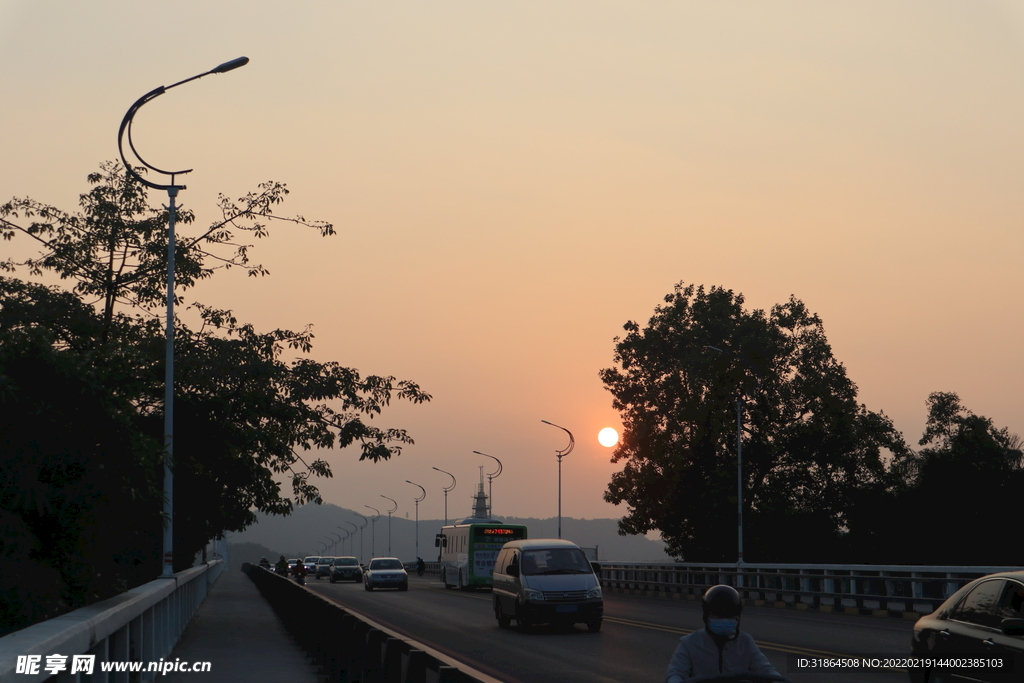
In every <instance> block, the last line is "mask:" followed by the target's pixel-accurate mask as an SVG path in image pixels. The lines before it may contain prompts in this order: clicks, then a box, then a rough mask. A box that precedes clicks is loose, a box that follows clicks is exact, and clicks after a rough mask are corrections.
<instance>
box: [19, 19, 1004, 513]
mask: <svg viewBox="0 0 1024 683" xmlns="http://www.w3.org/2000/svg"><path fill="white" fill-rule="evenodd" d="M239 55H246V56H248V57H249V58H250V59H251V60H252V61H251V63H250V64H249V65H248V66H246V67H245V68H244V69H240V70H238V71H234V72H231V73H229V74H225V75H221V76H209V77H207V78H204V79H202V80H200V81H197V82H194V83H190V84H187V85H185V86H182V87H181V88H179V89H176V90H173V91H171V92H170V93H168V94H167V95H165V96H164V97H161V98H159V99H158V100H156V101H154V102H153V103H151V104H149V105H147V106H146V108H144V109H143V110H142V112H141V113H140V114H139V115H138V116H137V117H136V128H135V130H136V143H137V144H138V147H139V149H140V151H141V152H143V154H144V156H146V158H147V159H148V160H149V161H151V162H152V163H154V164H156V165H158V166H162V167H171V168H180V167H192V168H195V169H196V170H195V171H194V172H193V173H192V174H190V175H189V176H188V178H187V183H188V189H187V190H185V191H184V192H182V194H181V196H180V199H181V201H182V202H183V203H184V204H185V205H186V206H188V207H190V208H192V209H194V210H195V211H196V212H197V214H198V216H199V220H200V222H201V223H205V222H209V221H211V220H213V219H214V214H213V211H212V209H213V203H214V201H215V198H216V194H217V192H224V193H227V194H231V195H236V196H237V195H239V194H241V193H244V192H245V191H247V190H249V189H250V188H252V187H254V186H255V184H256V183H258V182H260V181H263V180H267V179H275V180H282V181H284V182H287V183H288V185H289V187H290V188H291V189H292V190H293V193H292V195H291V199H290V202H289V204H287V205H286V206H285V208H284V212H286V213H287V212H292V213H301V214H303V215H305V216H306V217H308V218H316V219H324V220H329V221H332V222H333V223H334V224H335V226H336V228H337V229H338V232H339V235H338V236H337V237H334V238H329V239H321V238H316V237H313V236H309V235H304V234H297V233H294V232H291V231H289V230H287V228H285V227H284V226H282V227H280V228H278V232H277V233H276V234H275V235H274V236H273V237H272V238H271V239H268V240H266V241H265V242H264V243H261V244H260V245H258V248H257V250H256V251H255V252H254V254H255V258H256V260H259V261H262V262H263V263H264V265H266V266H267V267H268V268H269V269H270V271H271V272H272V275H271V276H270V277H269V278H266V279H264V280H260V281H254V280H251V279H246V278H244V277H242V275H241V273H235V272H232V273H228V274H226V275H223V276H220V277H219V278H217V281H216V282H212V283H210V284H209V285H204V286H203V288H202V290H201V291H197V292H195V294H194V296H193V297H192V298H193V299H194V298H201V299H202V300H203V301H205V302H207V303H211V304H215V305H220V306H225V307H231V308H233V309H235V311H236V313H237V314H238V315H239V317H240V318H241V319H243V320H248V321H251V322H253V323H256V324H257V325H259V326H262V327H264V328H268V327H292V328H301V327H302V326H303V325H305V324H306V323H312V324H313V325H314V330H315V333H316V335H317V339H316V346H315V348H314V356H315V357H316V358H318V359H321V360H338V361H340V362H342V363H344V364H347V365H351V366H354V367H357V368H359V369H360V370H361V371H363V372H364V373H377V374H381V373H383V374H393V375H396V376H398V377H400V378H409V379H414V380H416V381H418V382H420V383H421V385H422V386H423V387H424V388H425V389H426V390H427V391H429V392H431V393H433V394H434V397H435V398H434V401H433V402H432V403H431V404H429V405H427V406H419V407H405V406H398V407H396V408H395V409H393V410H392V411H390V412H389V413H387V414H385V415H384V416H383V418H382V419H381V423H382V424H384V425H387V426H400V427H406V428H408V429H409V430H410V431H411V432H412V434H413V436H414V437H415V438H416V440H417V444H416V445H415V446H414V447H411V448H409V449H408V450H407V452H406V453H405V454H404V455H403V456H402V457H401V458H399V459H397V460H395V461H392V462H389V463H385V464H380V465H372V464H367V463H356V462H354V458H353V454H352V453H347V452H346V453H335V454H332V455H330V456H329V460H330V461H331V462H332V463H333V464H334V469H335V478H334V479H333V480H331V481H329V482H324V483H323V484H322V491H323V493H324V496H325V499H326V500H328V501H329V502H333V503H336V504H339V505H343V506H346V507H350V508H353V509H359V508H362V507H363V506H364V505H367V504H368V505H373V506H375V507H380V506H378V505H377V503H378V502H381V503H383V505H384V506H385V507H386V506H387V505H388V503H387V501H384V500H383V499H381V498H380V495H381V494H383V495H387V496H390V497H392V498H395V499H396V500H398V501H399V503H400V509H399V512H398V513H397V514H399V515H404V514H405V513H406V512H408V513H409V514H410V515H411V514H412V498H413V497H414V495H415V494H416V493H417V492H418V490H417V489H414V488H413V487H411V486H410V485H408V484H406V483H405V480H406V479H411V480H413V481H417V482H418V483H420V484H423V485H424V486H426V487H427V491H428V497H427V500H426V501H425V502H424V503H423V504H422V505H421V508H420V512H421V516H424V517H440V516H441V515H442V513H443V509H442V507H441V506H442V499H441V487H442V485H444V484H445V483H447V478H446V477H444V476H443V475H440V474H438V473H437V472H434V471H433V470H431V467H433V466H436V467H440V468H442V469H446V470H448V471H451V472H453V473H454V474H456V476H457V477H458V478H459V484H458V487H457V489H456V490H455V491H454V492H453V493H452V494H451V495H452V497H451V498H450V499H449V503H450V505H449V507H450V510H452V512H451V513H450V515H451V516H455V515H456V514H458V515H462V514H466V513H468V512H469V496H470V495H471V493H472V488H473V484H474V483H475V481H476V478H477V476H478V475H477V469H476V467H477V466H478V465H486V466H487V467H488V469H489V468H490V467H491V465H492V464H493V463H492V461H490V460H487V459H486V458H481V457H480V456H476V455H473V454H472V451H473V450H480V451H484V452H487V453H491V454H492V455H495V456H497V457H499V458H501V459H502V461H503V462H504V465H505V472H504V474H503V475H502V476H501V478H499V479H498V480H497V481H496V482H495V485H494V492H495V499H496V500H495V512H496V513H497V514H499V515H501V514H516V515H523V516H550V515H553V514H555V511H556V489H555V483H554V482H555V474H556V469H555V458H554V451H555V449H557V448H561V447H562V446H563V445H564V441H563V435H562V433H561V432H559V431H558V430H555V429H553V428H551V427H548V426H546V425H543V424H541V422H540V420H541V419H546V420H549V421H552V422H555V423H558V424H562V425H564V426H566V427H568V428H570V429H572V430H573V431H574V432H575V434H576V436H577V440H578V445H577V447H576V451H575V452H574V453H573V454H572V455H570V456H569V457H568V458H567V459H566V460H565V461H564V464H563V468H564V470H563V475H564V477H565V480H564V481H565V484H564V489H563V514H565V515H566V516H576V517H605V516H618V515H620V514H622V513H623V512H624V510H617V509H616V508H614V507H613V506H610V505H608V504H606V503H604V502H602V501H601V493H602V491H603V489H604V486H605V484H606V483H607V480H608V477H609V475H610V473H611V472H612V471H614V468H613V466H612V465H610V464H609V463H608V462H607V461H608V456H609V453H610V452H609V451H608V450H607V449H604V448H602V447H601V446H599V445H598V444H597V441H596V435H597V431H598V430H599V429H600V428H601V427H604V426H609V425H610V426H615V427H618V426H619V425H618V422H617V419H616V414H615V413H614V411H612V409H611V407H610V395H609V394H607V392H605V391H604V389H603V388H602V386H601V384H600V382H599V380H598V378H597V372H598V370H599V369H600V368H602V367H607V366H608V365H609V364H610V363H611V360H612V352H613V342H612V338H613V337H614V336H616V335H617V334H619V333H620V332H621V329H622V324H623V323H625V322H626V321H627V320H631V319H633V320H639V321H641V322H645V321H646V320H647V318H648V317H649V316H650V314H651V312H652V310H653V308H654V306H655V305H657V304H658V303H659V302H660V300H661V298H662V296H664V295H665V294H666V293H668V292H670V291H671V289H672V285H673V284H674V283H676V282H678V281H680V280H684V281H686V282H696V283H702V284H706V285H722V286H725V287H728V288H732V289H734V290H736V291H740V292H743V293H744V294H745V295H746V297H747V300H748V302H749V303H750V304H751V305H752V306H756V307H769V306H771V305H772V304H774V303H777V302H781V301H784V300H785V299H786V298H787V297H788V296H789V295H790V294H795V295H796V296H797V297H798V298H800V299H802V300H803V301H805V302H806V303H807V304H808V306H809V307H810V308H811V310H813V311H815V312H817V313H819V314H820V315H821V316H822V318H823V320H824V322H825V326H826V331H827V333H828V336H829V339H830V341H831V343H832V345H833V348H834V350H835V353H836V356H837V357H838V358H839V359H840V360H841V361H842V362H843V363H844V364H845V365H846V366H847V368H848V371H849V374H850V376H851V377H852V379H853V380H854V381H855V382H856V383H857V384H858V385H859V387H860V390H861V394H860V397H861V400H862V401H863V402H865V403H866V404H867V405H868V407H869V408H871V409H873V410H883V411H885V412H886V413H887V414H888V415H890V416H892V417H893V418H894V420H895V421H896V424H897V426H898V427H899V428H900V429H902V430H903V431H904V433H905V435H906V436H907V439H908V440H909V441H912V442H916V440H917V439H918V438H919V437H920V433H921V431H922V428H923V425H924V418H925V399H926V397H927V395H928V393H929V392H932V391H956V392H958V393H959V394H960V395H961V397H962V399H963V401H964V403H965V404H966V405H967V406H968V407H969V408H971V409H972V410H974V411H975V412H978V413H981V414H984V415H987V416H990V417H992V418H993V419H994V420H995V421H996V424H997V425H999V426H1008V427H1010V429H1011V430H1012V431H1015V432H1017V433H1024V419H1022V418H1021V409H1022V407H1024V401H1022V399H1021V398H1020V392H1019V390H1018V384H1019V383H1020V379H1021V377H1022V374H1024V360H1022V357H1021V354H1019V353H1017V352H1016V348H1017V346H1018V345H1019V339H1020V338H1021V336H1022V332H1024V330H1022V317H1021V307H1020V305H1019V303H1018V300H1019V297H1020V293H1021V291H1022V286H1021V285H1022V282H1021V280H1022V279H1024V278H1022V275H1021V273H1022V268H1021V267H1020V265H1019V261H1020V253H1021V247H1022V239H1024V238H1022V231H1021V229H1020V222H1021V221H1020V216H1021V214H1022V208H1024V202H1022V195H1021V190H1020V188H1021V187H1024V168H1022V162H1021V160H1022V159H1024V154H1022V152H1024V139H1022V134H1021V129H1022V126H1021V121H1024V100H1022V97H1021V88H1020V84H1019V81H1020V74H1021V73H1024V12H1022V11H1021V10H1018V9H1016V4H1015V3H1011V2H986V1H978V0H971V1H967V0H964V1H961V2H948V1H942V0H928V1H927V2H925V1H920V2H896V3H893V2H890V1H886V2H881V1H879V2H862V3H822V2H819V1H817V0H814V1H811V0H808V1H807V2H777V1H773V2H733V3H721V2H717V1H712V0H708V1H706V2H681V1H680V2H671V3H669V2H648V3H626V2H600V1H598V0H586V1H580V2H559V1H555V2H550V1H544V2H516V3H482V2H454V1H453V2H445V3H419V2H373V3H366V2H348V1H338V2H331V3H292V4H282V3H270V2H264V1H263V0H247V1H246V2H240V1H238V2H235V1H232V2H216V3H210V2H208V0H204V1H203V2H198V1H184V2H176V3H173V4H172V5H168V4H166V3H164V4H158V3H139V2H121V1H118V2H112V1H104V2H102V3H91V4H81V3H59V4H58V3H53V2H45V1H33V2H30V1H27V0H26V1H17V0H4V1H2V2H0V84H2V92H3V105H2V106H0V126H2V129H3V131H4V136H3V142H2V147H0V150H2V152H0V158H2V159H3V162H4V163H3V164H0V199H5V198H7V197H10V196H14V195H18V196H24V195H28V196H32V197H34V198H36V199H40V200H43V201H47V202H49V203H52V204H55V205H57V206H61V207H64V208H71V207H72V206H73V204H74V202H75V201H76V200H77V196H78V194H79V193H80V192H83V191H84V190H85V188H86V185H85V175H86V174H87V173H89V172H90V171H92V170H94V169H95V168H96V166H97V164H98V163H99V162H100V161H101V160H103V159H113V158H114V157H115V156H116V154H117V149H116V132H117V126H118V124H119V123H120V120H121V117H122V116H123V115H124V112H125V111H126V110H127V108H128V106H129V105H130V104H131V103H132V102H134V101H135V99H137V98H138V97H139V96H141V95H142V94H143V93H145V92H147V91H149V90H151V89H152V88H154V87H156V86H158V85H161V84H163V85H167V84H170V83H173V82H176V81H178V80H181V79H183V78H187V77H189V76H191V75H193V74H196V73H199V72H202V71H205V70H207V69H210V68H212V67H213V66H215V65H217V64H220V63H221V62H224V61H227V60H229V59H232V58H234V57H237V56H239ZM3 248H4V249H7V250H10V249H12V246H11V245H10V244H9V243H7V244H5V245H4V247H3ZM381 509H383V508H381Z"/></svg>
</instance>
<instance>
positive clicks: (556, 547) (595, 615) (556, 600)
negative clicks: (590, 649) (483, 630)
mask: <svg viewBox="0 0 1024 683" xmlns="http://www.w3.org/2000/svg"><path fill="white" fill-rule="evenodd" d="M594 570H595V566H594V565H593V564H591V562H590V561H589V560H588V559H587V557H586V555H584V554H583V551H582V550H580V547H579V546H578V545H576V544H575V543H571V542H569V541H562V540H559V539H554V538H547V539H533V540H522V541H510V542H508V543H506V544H505V545H503V546H502V548H501V551H500V552H499V553H498V557H497V559H496V560H495V562H494V573H493V574H492V582H493V591H494V616H495V617H497V619H498V626H500V627H501V628H508V627H509V626H510V625H511V621H512V619H515V620H516V621H517V622H518V623H519V626H520V628H528V627H529V626H530V625H532V624H542V623H544V624H586V625H587V630H588V631H590V632H591V633H597V632H598V631H600V630H601V619H602V618H603V616H604V598H603V597H602V594H601V584H600V583H599V582H598V580H597V576H596V575H595V574H594Z"/></svg>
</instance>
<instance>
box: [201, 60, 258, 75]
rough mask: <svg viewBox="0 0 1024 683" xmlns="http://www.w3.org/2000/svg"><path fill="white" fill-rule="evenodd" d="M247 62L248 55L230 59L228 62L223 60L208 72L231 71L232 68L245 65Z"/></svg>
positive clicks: (220, 72)
mask: <svg viewBox="0 0 1024 683" xmlns="http://www.w3.org/2000/svg"><path fill="white" fill-rule="evenodd" d="M248 63H249V58H248V57H238V58H237V59H232V60H231V61H230V62H224V63H223V64H221V65H220V66H215V67H214V68H212V69H210V73H212V74H222V73H224V72H226V71H231V70H232V69H237V68H238V67H240V66H245V65H246V64H248Z"/></svg>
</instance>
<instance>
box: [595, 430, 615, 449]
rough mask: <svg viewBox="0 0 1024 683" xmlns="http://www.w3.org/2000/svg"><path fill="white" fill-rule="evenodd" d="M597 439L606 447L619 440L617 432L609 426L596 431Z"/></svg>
mask: <svg viewBox="0 0 1024 683" xmlns="http://www.w3.org/2000/svg"><path fill="white" fill-rule="evenodd" d="M597 441H598V443H600V444H601V445H602V446H605V447H606V448H611V447H612V446H614V445H615V444H617V443H618V442H619V433H618V432H617V431H615V430H614V429H612V428H611V427H605V428H604V429H602V430H601V431H599V432H598V433H597Z"/></svg>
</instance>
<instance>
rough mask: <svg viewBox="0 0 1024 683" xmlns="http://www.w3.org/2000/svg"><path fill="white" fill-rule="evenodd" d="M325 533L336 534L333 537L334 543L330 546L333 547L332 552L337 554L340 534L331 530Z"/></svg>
mask: <svg viewBox="0 0 1024 683" xmlns="http://www.w3.org/2000/svg"><path fill="white" fill-rule="evenodd" d="M327 533H329V534H330V535H331V536H337V538H336V539H334V545H333V546H332V547H333V548H334V551H333V552H334V554H335V555H337V554H338V541H340V540H341V534H336V533H334V532H333V531H328V532H327Z"/></svg>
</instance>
